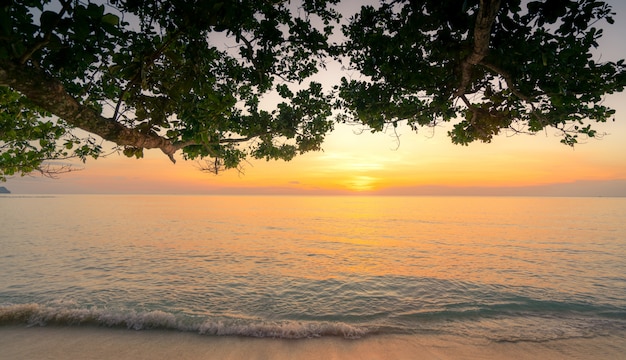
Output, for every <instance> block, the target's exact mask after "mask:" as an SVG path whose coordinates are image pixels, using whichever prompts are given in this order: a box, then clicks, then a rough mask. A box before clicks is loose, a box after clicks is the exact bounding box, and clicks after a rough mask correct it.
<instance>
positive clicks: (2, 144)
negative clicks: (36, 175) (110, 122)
mask: <svg viewBox="0 0 626 360" xmlns="http://www.w3.org/2000/svg"><path fill="white" fill-rule="evenodd" d="M0 104H2V106H1V107H0V164H1V166H0V180H2V181H5V180H6V177H7V176H11V175H14V174H21V175H25V174H28V173H31V172H34V171H43V167H42V164H43V163H44V161H46V160H50V159H67V158H69V157H79V158H80V159H82V160H83V161H84V160H86V159H87V157H94V158H97V157H98V155H99V154H100V152H101V147H100V145H98V144H96V143H95V141H94V140H93V139H92V138H88V139H86V140H81V139H79V138H77V137H75V136H73V135H71V134H70V133H69V130H68V129H67V126H66V125H64V124H63V123H62V122H54V121H50V119H49V116H50V114H48V113H46V112H45V111H44V110H42V109H40V108H38V107H36V106H34V105H33V104H32V103H30V102H29V100H28V99H26V98H25V97H23V96H21V95H20V94H18V93H16V92H15V91H12V90H10V89H8V88H7V87H4V86H0ZM61 141H63V145H62V146H59V143H60V142H61ZM70 150H72V151H70ZM46 169H47V170H50V171H53V169H50V168H47V167H46Z"/></svg>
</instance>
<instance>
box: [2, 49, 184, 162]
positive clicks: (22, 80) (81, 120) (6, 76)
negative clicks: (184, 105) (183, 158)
mask: <svg viewBox="0 0 626 360" xmlns="http://www.w3.org/2000/svg"><path fill="white" fill-rule="evenodd" d="M0 85H3V86H9V87H11V88H12V89H14V90H16V91H18V92H20V93H21V94H22V95H24V96H26V97H27V98H28V99H29V100H30V101H32V102H33V103H34V104H35V105H37V106H39V107H41V108H42V109H44V110H46V111H48V112H50V113H52V114H54V115H56V116H58V117H59V118H61V119H63V120H65V121H66V122H67V123H68V124H70V125H72V126H74V127H77V128H80V129H82V130H85V131H87V132H90V133H92V134H95V135H98V136H100V137H102V138H103V139H104V140H108V141H112V142H114V143H116V144H117V145H120V146H132V147H137V148H143V149H161V151H163V153H165V154H166V155H167V156H168V157H169V158H170V160H171V161H172V162H176V160H175V159H174V154H175V153H176V152H177V151H178V150H180V149H181V148H183V147H184V146H187V145H189V144H188V143H184V144H174V143H172V141H171V140H169V139H166V138H164V137H161V136H159V135H157V134H154V133H143V132H140V131H139V130H137V129H133V128H129V127H126V126H124V125H122V124H120V123H119V122H117V121H115V120H112V119H108V118H105V117H103V116H102V115H101V114H100V113H98V112H96V111H95V110H94V109H92V108H90V107H87V106H84V105H82V104H80V103H79V102H78V101H77V100H76V99H74V98H73V97H72V96H71V95H70V94H68V93H67V92H66V91H65V88H64V87H63V84H61V83H60V82H59V81H57V80H55V79H53V78H52V77H50V76H48V75H47V74H45V73H44V72H43V71H41V70H38V69H35V68H32V67H27V66H20V65H16V64H15V63H13V62H10V61H2V62H0Z"/></svg>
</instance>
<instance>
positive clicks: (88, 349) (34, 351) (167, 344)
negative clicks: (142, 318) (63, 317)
mask: <svg viewBox="0 0 626 360" xmlns="http://www.w3.org/2000/svg"><path fill="white" fill-rule="evenodd" d="M0 349H2V350H1V354H2V357H3V358H5V359H14V360H19V359H92V360H100V359H129V360H130V359H132V360H140V359H146V360H147V359H150V360H159V359H303V360H313V359H320V360H330V359H424V360H429V359H433V360H434V359H522V360H523V359H529V360H530V359H625V358H626V337H625V336H624V334H615V335H611V336H604V337H597V338H593V339H584V338H581V339H567V340H556V341H547V342H541V343H534V342H518V343H493V342H487V341H482V342H481V341H475V342H470V340H468V339H463V338H455V337H450V336H433V335H419V336H418V335H415V336H412V335H386V336H371V337H367V338H364V339H358V340H347V339H341V338H332V337H327V338H318V339H306V340H284V339H257V338H244V337H216V336H202V335H196V334H191V333H182V332H173V331H161V330H147V331H133V330H121V329H106V328H90V327H30V328H27V327H23V326H3V327H0Z"/></svg>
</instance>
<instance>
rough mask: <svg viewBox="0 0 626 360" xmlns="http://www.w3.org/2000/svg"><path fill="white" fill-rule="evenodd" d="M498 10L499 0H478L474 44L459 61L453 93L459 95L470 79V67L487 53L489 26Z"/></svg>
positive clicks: (461, 94)
mask: <svg viewBox="0 0 626 360" xmlns="http://www.w3.org/2000/svg"><path fill="white" fill-rule="evenodd" d="M499 10H500V0H480V3H479V5H478V14H477V15H476V23H475V24H474V46H473V49H472V53H471V54H469V55H468V56H467V57H466V58H465V59H463V62H462V63H461V80H460V83H459V87H458V89H457V91H456V93H455V94H454V95H455V97H461V96H463V95H464V94H465V90H466V89H467V87H468V86H469V85H470V83H471V80H472V69H473V68H474V66H476V65H477V64H478V63H480V62H481V61H482V59H484V58H485V56H487V54H488V53H489V40H490V39H491V26H492V25H493V22H494V21H495V19H496V15H497V14H498V11H499Z"/></svg>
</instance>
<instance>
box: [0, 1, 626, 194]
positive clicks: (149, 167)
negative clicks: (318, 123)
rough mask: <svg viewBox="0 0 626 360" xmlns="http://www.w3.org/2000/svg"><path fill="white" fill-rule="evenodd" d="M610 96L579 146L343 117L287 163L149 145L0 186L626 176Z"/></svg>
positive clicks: (62, 189) (623, 97)
mask: <svg viewBox="0 0 626 360" xmlns="http://www.w3.org/2000/svg"><path fill="white" fill-rule="evenodd" d="M609 3H611V4H612V5H613V7H614V10H615V11H616V12H617V13H618V15H617V16H616V19H615V20H616V23H615V24H614V25H613V26H611V27H608V28H605V31H604V34H605V35H604V37H603V38H602V39H601V42H600V51H599V56H600V60H617V59H618V58H626V47H625V46H624V45H623V34H626V2H623V1H620V0H613V1H609ZM329 71H330V72H331V73H330V74H323V75H322V76H323V77H324V78H325V79H338V78H340V76H341V75H340V74H335V73H334V72H333V70H332V69H331V70H329ZM330 85H332V83H329V85H328V88H330ZM325 86H326V85H325ZM605 104H607V105H609V106H611V107H613V108H614V109H616V110H617V115H616V117H615V118H616V122H614V123H610V124H606V125H603V126H598V127H597V128H598V129H599V130H601V131H602V130H603V131H606V132H607V133H609V135H607V136H605V137H604V138H603V139H602V140H589V141H587V142H586V143H584V144H579V145H577V146H576V147H575V148H574V149H572V148H569V147H567V146H565V145H562V144H560V143H559V139H560V138H559V137H557V136H556V135H555V134H552V133H541V134H537V135H535V136H525V135H522V136H520V135H516V136H512V137H509V136H506V135H500V136H499V137H497V138H495V139H494V141H493V142H492V143H491V144H481V143H476V144H471V145H470V146H468V147H462V146H458V145H453V144H451V143H450V140H449V138H448V137H447V136H446V132H447V129H446V128H445V127H442V128H437V129H435V131H434V132H433V131H432V130H431V129H422V130H420V132H419V133H417V134H416V133H414V132H412V131H411V130H410V129H408V128H400V129H399V131H398V133H399V135H400V136H399V141H400V143H399V146H398V139H397V138H396V137H395V136H394V135H393V134H390V133H387V134H385V133H378V134H370V133H369V132H367V131H366V132H364V133H362V134H356V132H358V128H354V127H350V126H345V125H344V126H338V127H337V128H336V130H335V131H334V132H333V133H332V134H330V135H329V136H328V138H327V141H326V142H325V144H324V151H323V152H317V153H309V154H305V155H303V156H300V157H296V158H295V159H294V160H292V161H290V162H283V161H272V162H266V161H251V162H250V163H249V164H245V165H244V166H245V173H244V174H240V173H238V172H236V171H228V172H225V173H222V174H219V175H213V174H207V173H203V172H201V171H199V170H198V169H197V167H198V164H197V163H196V162H193V161H190V162H185V161H183V160H182V158H181V156H180V155H179V156H178V160H179V161H178V163H177V164H176V165H173V164H172V163H170V161H169V159H168V158H167V157H166V156H164V155H162V154H161V153H160V152H159V151H148V152H146V154H147V155H146V157H145V158H144V159H141V160H137V159H129V158H125V157H123V156H118V155H112V156H109V157H107V158H103V159H99V160H89V161H88V162H87V164H86V165H85V166H84V169H83V170H81V171H77V172H74V173H69V174H65V175H62V176H61V177H60V178H59V179H55V180H50V179H42V178H36V177H24V178H20V177H14V178H10V179H9V180H8V182H7V183H5V184H1V185H3V186H6V187H7V188H9V189H10V190H12V191H13V192H14V193H74V192H77V193H135V192H138V193H250V192H255V193H267V192H272V193H318V192H320V191H322V192H324V193H336V192H339V193H341V192H346V191H347V192H355V191H359V192H363V191H372V190H380V189H389V188H411V187H416V186H422V185H443V186H479V187H502V186H509V187H510V186H529V185H541V184H550V183H564V182H574V181H579V180H613V179H626V93H621V94H616V95H611V96H609V97H607V99H606V101H605ZM625 184H626V182H625ZM624 193H625V194H626V189H624Z"/></svg>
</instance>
